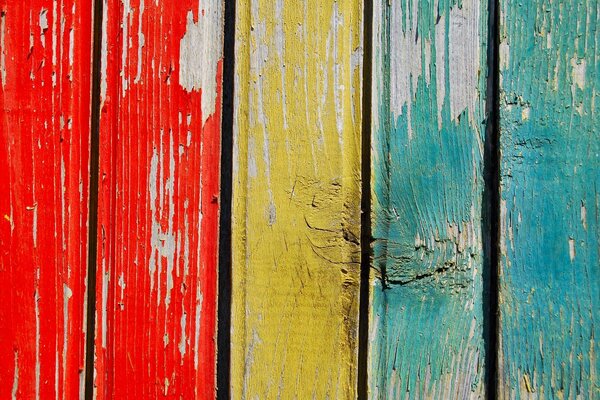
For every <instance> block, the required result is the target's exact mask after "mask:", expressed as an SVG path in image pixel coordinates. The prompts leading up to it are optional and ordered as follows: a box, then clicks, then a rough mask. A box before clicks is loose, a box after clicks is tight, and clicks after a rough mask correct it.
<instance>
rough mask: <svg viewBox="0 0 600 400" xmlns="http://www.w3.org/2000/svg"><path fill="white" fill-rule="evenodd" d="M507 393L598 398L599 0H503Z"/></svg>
mask: <svg viewBox="0 0 600 400" xmlns="http://www.w3.org/2000/svg"><path fill="white" fill-rule="evenodd" d="M500 4H501V21H500V34H501V46H500V72H501V83H500V86H501V94H500V103H501V122H500V124H501V153H502V155H501V247H500V248H501V274H500V335H499V338H500V349H499V385H498V394H499V398H501V399H538V398H540V399H541V398H546V399H576V398H577V399H599V398H600V387H599V381H598V377H597V373H598V371H599V370H600V365H599V362H598V354H599V353H600V351H599V349H598V337H599V336H600V332H599V331H598V323H599V322H600V314H599V311H598V310H599V308H598V306H599V304H598V303H599V299H600V290H599V287H600V260H599V247H600V223H599V218H600V196H599V190H600V168H599V167H600V135H599V133H598V132H599V128H600V121H599V118H598V115H599V113H598V111H599V110H598V105H599V103H600V101H599V99H598V92H599V90H600V82H599V79H600V70H599V66H598V65H599V64H598V58H599V55H600V54H599V45H600V31H599V29H598V28H599V22H598V18H599V15H598V13H599V7H600V4H599V2H598V1H597V0H587V1H585V0H574V1H569V2H567V1H547V0H529V1H524V2H514V1H509V0H502V1H501V3H500Z"/></svg>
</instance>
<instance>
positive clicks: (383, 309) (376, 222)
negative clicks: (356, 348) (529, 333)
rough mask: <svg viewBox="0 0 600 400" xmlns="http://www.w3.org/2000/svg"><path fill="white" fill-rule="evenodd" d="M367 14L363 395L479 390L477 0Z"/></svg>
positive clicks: (482, 66)
mask: <svg viewBox="0 0 600 400" xmlns="http://www.w3.org/2000/svg"><path fill="white" fill-rule="evenodd" d="M373 14H374V23H373V31H374V33H373V35H374V38H373V49H374V50H373V75H372V82H373V100H372V101H373V103H372V104H373V106H372V107H373V114H372V115H373V122H372V178H371V179H372V181H371V184H372V207H373V212H372V231H373V240H374V242H373V252H374V255H373V257H374V261H373V267H374V268H373V270H372V272H371V308H370V313H371V314H370V322H369V330H370V333H369V368H368V371H369V397H370V398H374V399H392V398H427V399H430V398H431V399H467V398H471V399H477V398H483V396H484V391H485V384H484V368H485V366H484V345H483V313H484V310H483V304H482V269H483V250H482V247H483V246H482V227H481V224H482V221H481V216H482V193H483V176H482V175H483V144H484V137H485V126H484V118H485V115H484V114H485V91H486V71H487V67H486V42H487V18H488V14H487V5H486V2H479V1H475V0H463V1H462V2H459V1H445V0H439V1H435V2H427V1H412V2H411V1H407V0H393V1H390V2H388V1H381V0H380V1H375V4H374V11H373Z"/></svg>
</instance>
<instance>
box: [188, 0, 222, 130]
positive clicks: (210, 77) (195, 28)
mask: <svg viewBox="0 0 600 400" xmlns="http://www.w3.org/2000/svg"><path fill="white" fill-rule="evenodd" d="M203 5H204V6H205V8H204V10H203V11H199V12H198V14H199V15H198V22H194V14H193V12H192V11H189V12H188V14H187V28H186V33H185V35H184V36H183V38H182V39H181V43H180V48H179V84H180V85H181V86H182V87H183V88H184V89H185V90H187V91H188V92H191V91H192V90H201V91H202V123H203V124H204V123H205V122H206V120H207V119H208V117H209V116H210V115H212V114H213V113H214V112H215V107H216V105H215V101H216V99H217V66H218V63H219V60H220V59H221V57H222V51H223V49H222V43H223V42H222V38H223V32H222V26H223V24H222V20H223V4H222V1H220V0H208V1H206V2H203Z"/></svg>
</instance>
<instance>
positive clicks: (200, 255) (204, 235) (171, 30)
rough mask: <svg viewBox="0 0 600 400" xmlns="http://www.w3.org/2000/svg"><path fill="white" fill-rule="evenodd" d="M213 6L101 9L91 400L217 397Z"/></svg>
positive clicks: (216, 26)
mask: <svg viewBox="0 0 600 400" xmlns="http://www.w3.org/2000/svg"><path fill="white" fill-rule="evenodd" d="M222 12H223V5H222V2H221V0H207V1H201V2H200V4H199V2H198V1H197V0H179V1H176V2H155V1H148V0H146V1H144V0H130V1H117V0H108V1H106V2H105V4H104V19H103V40H102V67H101V75H102V76H101V79H102V80H101V102H102V104H101V120H100V125H101V126H100V141H101V142H100V179H99V181H100V182H99V185H100V188H99V190H100V196H99V230H98V251H99V254H98V260H99V261H98V276H97V290H96V293H97V314H96V321H97V323H96V364H95V368H96V371H95V372H96V375H95V376H96V379H95V384H96V396H97V398H99V399H104V398H132V399H137V398H159V397H161V398H162V397H164V396H166V397H168V398H177V399H179V398H186V399H191V398H202V399H210V398H214V395H215V345H216V344H215V334H216V333H215V320H216V276H217V275H216V272H217V270H216V261H217V223H218V218H217V217H218V196H219V192H218V190H219V160H220V156H219V154H220V145H219V143H220V126H221V88H222V86H221V76H222V47H223V46H222V37H223V34H222V30H223V18H222Z"/></svg>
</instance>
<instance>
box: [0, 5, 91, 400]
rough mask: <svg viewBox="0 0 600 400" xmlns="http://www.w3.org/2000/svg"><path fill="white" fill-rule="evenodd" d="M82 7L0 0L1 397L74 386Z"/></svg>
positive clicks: (84, 101) (84, 193)
mask: <svg viewBox="0 0 600 400" xmlns="http://www.w3.org/2000/svg"><path fill="white" fill-rule="evenodd" d="M91 21H92V8H91V7H90V5H89V4H88V3H87V2H84V1H77V0H75V1H73V0H63V1H58V0H56V1H52V0H32V1H27V2H21V1H5V0H1V1H0V218H1V220H0V287H2V290H0V327H1V328H0V329H1V330H2V333H1V334H0V383H1V384H0V398H2V399H10V398H12V399H47V398H48V399H49V398H70V399H71V398H72V399H74V398H78V397H79V396H80V393H82V392H83V376H84V372H83V369H84V365H85V351H84V348H85V345H84V344H85V320H86V319H85V315H84V313H85V310H86V305H85V303H86V276H87V238H88V234H87V221H88V191H89V179H88V175H89V167H88V163H89V145H90V97H91V96H90V79H89V76H90V74H91V68H92V63H91V44H92V42H91V38H92V34H91V26H92V24H91Z"/></svg>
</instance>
